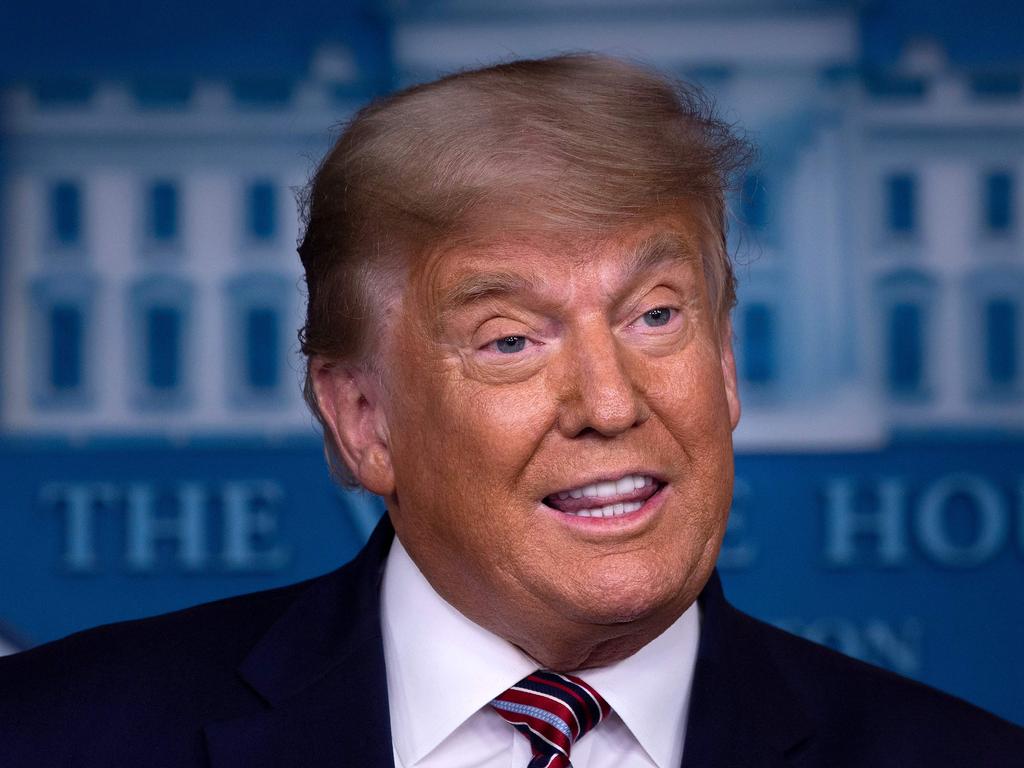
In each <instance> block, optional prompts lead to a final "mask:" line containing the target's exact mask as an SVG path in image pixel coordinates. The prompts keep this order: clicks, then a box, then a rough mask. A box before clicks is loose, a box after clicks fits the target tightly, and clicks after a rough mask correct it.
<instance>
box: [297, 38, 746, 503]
mask: <svg viewBox="0 0 1024 768" xmlns="http://www.w3.org/2000/svg"><path fill="white" fill-rule="evenodd" d="M752 152H753V150H752V148H751V146H750V144H749V143H747V142H746V141H745V140H744V139H743V138H742V137H740V136H738V135H737V134H736V133H735V132H734V131H733V129H732V127H731V126H729V125H728V124H726V123H725V122H723V121H722V120H720V119H719V118H718V117H717V116H716V115H715V112H714V108H713V105H712V103H711V102H710V100H709V99H708V98H707V97H706V96H705V95H704V93H703V92H702V91H701V90H699V89H698V88H696V87H694V86H692V85H689V84H685V83H681V82H676V81H673V80H671V79H669V78H667V77H665V76H663V75H661V74H659V73H656V72H653V71H651V70H648V69H646V68H644V67H642V66H639V65H636V64H633V63H630V62H626V61H622V60H620V59H615V58H611V57H607V56H601V55H595V54H572V55H563V56H556V57H553V58H547V59H536V60H523V61H514V62H510V63H506V64H499V65H496V66H491V67H487V68H484V69H477V70H473V71H467V72H459V73H456V74H453V75H449V76H447V77H444V78H441V79H440V80H436V81H434V82H430V83H426V84H423V85H417V86H413V87H411V88H407V89H405V90H402V91H399V92H397V93H394V94H392V95H390V96H387V97H385V98H383V99H380V100H378V101H375V102H373V103H371V104H369V105H368V106H366V107H365V108H363V109H362V110H360V111H359V112H358V113H357V114H356V116H355V117H354V119H353V120H352V121H351V122H350V123H349V124H348V125H347V127H346V128H345V130H344V131H343V132H342V134H341V136H340V137H339V138H338V141H337V142H336V143H335V145H334V147H333V148H332V149H331V151H330V152H329V153H328V154H327V156H326V157H325V158H324V159H323V161H322V162H321V163H320V165H319V167H318V169H317V171H316V173H315V174H314V176H313V178H312V180H311V181H310V183H309V185H308V186H307V187H306V189H305V190H304V194H303V196H302V198H301V202H302V208H303V219H304V223H305V232H304V234H303V237H302V240H301V243H300V245H299V249H298V251H299V256H300V258H301V259H302V265H303V267H304V269H305V278H306V288H307V298H308V305H307V314H306V323H305V325H304V327H303V328H302V329H301V330H300V332H299V340H300V342H301V346H302V351H303V353H304V354H305V355H306V356H307V369H306V381H305V386H304V394H305V397H306V401H307V403H308V404H309V406H310V408H311V410H312V411H313V413H314V415H315V416H316V417H317V418H318V419H319V420H320V421H321V424H323V425H324V426H325V427H326V426H327V425H326V424H325V423H324V419H323V416H322V414H321V412H320V408H319V405H318V403H317V400H316V395H315V392H314V391H313V386H312V381H311V379H310V368H309V366H310V363H311V361H312V360H313V359H314V358H320V359H322V360H325V361H327V362H329V363H345V364H366V363H367V361H368V360H369V359H370V356H371V355H372V352H373V349H374V346H375V340H374V339H373V338H372V336H371V328H370V327H369V323H368V320H369V319H370V318H371V317H373V316H374V315H375V314H376V310H378V309H379V306H378V304H379V302H380V300H381V295H382V293H381V291H382V286H383V284H384V283H386V282H388V280H389V277H388V275H392V276H393V275H394V274H395V272H396V270H401V269H402V267H403V265H406V264H409V263H411V261H412V260H414V259H416V258H417V257H418V256H420V255H422V254H423V253H424V252H425V251H427V250H428V249H430V248H432V247H436V246H437V245H439V244H441V243H448V242H454V241H456V240H458V239H460V238H466V237H477V236H480V235H481V234H482V233H483V232H484V231H493V230H496V229H500V230H501V231H502V232H503V233H506V234H507V233H509V232H510V231H511V232H515V231H516V230H517V229H521V230H522V231H523V232H524V233H526V232H529V233H532V234H538V233H540V234H543V233H552V234H560V235H566V234H577V235H581V236H582V235H597V236H600V235H601V234H608V233H612V232H614V231H616V230H619V229H621V228H623V227H624V226H628V225H629V224H630V223H635V222H639V221H643V220H645V219H647V218H649V217H651V216H652V215H653V214H656V213H663V212H666V211H670V210H672V209H673V208H675V207H679V206H681V205H682V204H684V203H686V204H689V205H691V206H695V207H696V208H695V209H696V211H697V212H698V218H699V220H700V222H701V223H702V224H703V228H704V230H705V231H703V232H701V233H700V242H701V249H702V258H703V262H704V270H705V275H706V279H707V284H708V289H709V294H710V297H711V301H712V305H713V309H714V310H715V317H716V318H718V317H721V316H724V315H726V314H727V313H728V312H729V310H730V309H731V308H732V306H733V305H734V303H735V278H734V276H733V270H732V265H731V262H730V259H729V256H728V252H727V250H726V242H725V223H726V218H725V193H726V190H727V188H728V187H729V186H730V185H731V183H732V180H733V179H734V177H735V174H736V172H738V171H740V170H742V169H743V168H745V167H746V165H747V164H748V163H749V162H750V159H751V157H752ZM391 279H392V280H393V277H392V278H391ZM324 434H325V441H326V448H327V455H328V460H329V462H330V464H331V466H332V470H333V471H334V473H335V475H336V476H337V477H338V478H339V479H340V480H341V481H342V482H344V483H346V484H352V483H353V481H354V479H353V477H352V475H351V472H350V471H349V470H348V469H347V468H346V467H345V466H344V464H343V462H341V460H340V457H339V456H338V454H337V450H336V446H334V445H333V444H332V439H331V437H330V430H329V429H325V430H324Z"/></svg>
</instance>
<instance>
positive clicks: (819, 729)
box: [0, 518, 1024, 768]
mask: <svg viewBox="0 0 1024 768" xmlns="http://www.w3.org/2000/svg"><path fill="white" fill-rule="evenodd" d="M393 535H394V532H393V530H392V529H391V526H390V524H389V523H388V522H387V520H386V518H385V520H384V521H383V522H382V524H381V525H380V526H378V528H377V530H376V531H375V532H374V534H373V536H372V537H371V539H370V541H369V543H368V544H367V546H366V548H365V549H364V550H363V551H362V553H360V555H359V556H358V557H357V558H356V559H355V560H353V561H352V562H351V563H349V564H348V565H346V566H344V567H342V568H340V569H339V570H337V571H335V572H333V573H330V574H328V575H326V576H322V577H319V578H316V579H313V580H311V581H307V582H304V583H301V584H296V585H293V586H289V587H284V588H282V589H277V590H271V591H268V592H261V593H256V594H252V595H246V596H242V597H237V598H231V599H228V600H223V601H220V602H216V603H211V604H208V605H202V606H199V607H196V608H190V609H188V610H185V611H180V612H177V613H173V614H169V615H166V616H158V617H156V618H152V619H145V620H142V621H136V622H128V623H124V624H115V625H110V626H106V627H99V628H97V629H93V630H90V631H87V632H83V633H80V634H77V635H73V636H71V637H69V638H66V639H64V640H60V641H58V642H55V643H51V644H48V645H45V646H41V647H39V648H36V649H33V650H30V651H27V652H24V653H20V654H17V655H15V656H11V657H7V658H4V659H0V766H4V768H10V767H12V766H26V767H27V768H44V767H48V766H58V765H59V766H75V768H87V767H89V766H118V767H119V768H120V767H121V766H146V767H147V768H155V767H156V766H214V768H227V767H228V766H238V767H239V768H241V767H242V766H244V767H245V768H262V767H263V766H297V767H298V768H317V767H319V766H332V767H333V768H338V767H339V766H359V767H360V768H384V767H385V766H387V767H388V768H391V766H392V747H391V735H390V726H389V715H388V702H387V685H386V677H385V670H384V655H383V650H382V644H381V633H380V603H379V599H378V597H379V586H380V576H381V570H382V566H383V563H384V559H385V557H386V555H387V552H388V549H389V548H390V546H391V541H392V538H393ZM700 604H701V608H702V616H703V621H702V627H701V638H700V648H699V654H698V660H697V669H696V676H695V678H694V682H693V691H692V700H691V706H690V712H691V714H690V722H689V725H688V729H687V740H686V745H685V752H684V758H683V759H684V766H685V768H710V767H711V766H715V767H718V766H721V767H722V768H725V767H730V768H733V767H737V768H738V767H740V766H742V767H743V768H747V767H756V768H770V767H771V766H825V767H827V768H845V767H846V766H866V767H870V768H881V767H883V766H900V767H901V768H907V767H908V766H911V767H916V766H920V767H921V768H925V767H927V768H935V767H936V766H970V767H971V768H981V766H998V767H999V768H1013V767H1014V766H1024V730H1021V729H1019V728H1017V727H1015V726H1012V725H1010V724H1009V723H1007V722H1005V721H1003V720H1000V719H998V718H996V717H994V716H992V715H989V714H987V713H985V712H983V711H981V710H979V709H977V708H975V707H972V706H971V705H969V704H966V703H965V702H963V701H960V700H958V699H955V698H953V697H951V696H947V695H945V694H942V693H939V692H937V691H935V690H932V689H930V688H927V687H925V686H922V685H919V684H917V683H913V682H910V681H908V680H905V679H903V678H900V677H897V676H895V675H892V674H889V673H887V672H884V671H881V670H878V669H875V668H873V667H870V666H867V665H865V664H861V663H860V662H857V661H853V660H851V659H848V658H846V657H844V656H841V655H839V654H836V653H834V652H832V651H829V650H826V649H824V648H821V647H819V646H817V645H813V644H811V643H808V642H806V641H804V640H801V639H799V638H796V637H794V636H792V635H788V634H786V633H784V632H781V631H779V630H777V629H774V628H772V627H770V626H768V625H766V624H763V623H761V622H759V621H756V620H755V619H752V618H750V617H749V616H746V615H744V614H742V613H740V612H739V611H737V610H736V609H734V608H732V607H731V606H730V605H729V604H728V603H727V602H726V601H725V598H724V596H723V594H722V589H721V585H720V584H719V581H718V577H717V576H714V577H713V578H712V579H711V581H710V582H709V583H708V585H707V587H706V588H705V589H704V592H703V594H702V595H701V597H700ZM969 661H970V660H968V659H965V660H964V663H969ZM439 695H443V693H441V692H439ZM1022 695H1024V692H1022Z"/></svg>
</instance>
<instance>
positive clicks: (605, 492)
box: [555, 475, 654, 499]
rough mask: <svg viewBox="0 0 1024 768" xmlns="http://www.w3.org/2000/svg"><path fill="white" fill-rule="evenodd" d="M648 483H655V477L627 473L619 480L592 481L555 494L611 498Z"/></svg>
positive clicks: (580, 497) (560, 495)
mask: <svg viewBox="0 0 1024 768" xmlns="http://www.w3.org/2000/svg"><path fill="white" fill-rule="evenodd" d="M646 485H654V478H653V477H650V476H648V475H626V476H625V477H622V478H619V479H618V480H605V481H603V482H600V483H591V484H590V485H585V486H583V487H581V488H573V489H572V490H570V491H562V492H560V493H557V494H555V496H556V498H558V499H569V498H572V499H582V498H584V497H586V498H588V499H597V498H609V497H612V496H620V495H622V494H624V493H632V492H633V491H635V490H639V489H640V488H643V487H644V486H646Z"/></svg>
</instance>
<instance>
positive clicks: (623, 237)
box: [410, 216, 701, 311]
mask: <svg viewBox="0 0 1024 768" xmlns="http://www.w3.org/2000/svg"><path fill="white" fill-rule="evenodd" d="M700 243H701V238H700V237H699V235H698V233H697V232H696V231H695V229H694V227H693V226H691V225H690V223H689V221H687V220H686V219H685V218H684V217H679V216H676V217H671V218H662V219H657V220H654V221H648V222H645V223H644V224H641V225H638V226H636V227H632V228H629V229H626V230H623V231H619V232H615V233H612V234H610V235H603V236H594V235H589V236H566V235H559V234H555V235H541V236H537V235H531V234H529V233H523V234H522V235H520V236H513V237H508V236H506V237H497V238H481V239H477V240H473V241H467V242H462V243H458V244H455V245H446V246H442V247H439V248H438V249H436V250H435V251H433V252H431V253H429V254H428V255H427V257H426V258H425V259H424V260H423V261H422V262H420V264H419V265H418V266H419V268H418V269H414V270H413V271H412V274H411V275H410V277H411V282H410V287H412V288H413V289H414V290H420V291H425V292H426V294H427V295H428V296H429V299H430V303H432V304H435V305H437V306H438V309H439V310H440V311H450V310H453V309H457V308H458V307H459V306H462V305H465V304H468V303H473V302H476V301H479V300H481V299H485V298H488V297H494V296H498V295H501V294H508V293H519V292H523V291H528V290H530V289H531V288H532V287H537V286H535V285H534V283H535V281H537V280H544V281H558V280H559V279H563V278H569V277H570V276H571V275H573V274H577V273H581V272H582V273H585V274H586V273H593V272H595V271H596V270H597V269H600V270H601V271H602V272H604V273H606V275H607V276H608V277H609V278H610V279H613V280H616V281H628V280H629V279H630V278H632V277H635V276H638V275H642V274H644V273H646V272H647V271H649V270H650V269H653V268H655V267H659V266H663V265H666V264H680V263H696V262H698V261H699V260H700V254H701V245H700Z"/></svg>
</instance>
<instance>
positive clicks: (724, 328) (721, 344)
mask: <svg viewBox="0 0 1024 768" xmlns="http://www.w3.org/2000/svg"><path fill="white" fill-rule="evenodd" d="M718 348H719V349H720V350H721V358H722V381H723V382H724V383H725V398H726V400H727V401H728V403H729V423H730V424H731V425H732V428H733V429H736V425H737V424H739V423H740V391H739V386H738V385H737V382H736V356H735V355H734V354H733V350H732V318H730V317H729V316H728V315H726V316H725V317H723V318H722V320H721V321H720V323H719V339H718Z"/></svg>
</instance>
